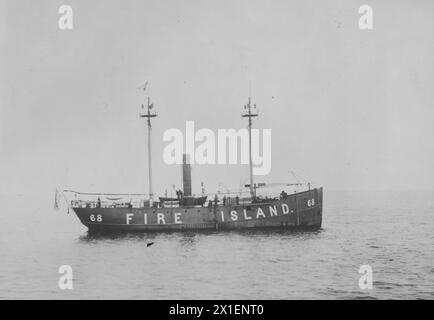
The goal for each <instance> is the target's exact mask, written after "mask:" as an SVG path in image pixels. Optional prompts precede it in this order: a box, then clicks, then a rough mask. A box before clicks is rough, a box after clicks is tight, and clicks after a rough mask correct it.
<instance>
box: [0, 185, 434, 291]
mask: <svg viewBox="0 0 434 320" xmlns="http://www.w3.org/2000/svg"><path fill="white" fill-rule="evenodd" d="M3 198H4V199H2V203H3V205H2V212H1V214H0V298H1V299H5V298H8V299H21V298H24V299H34V298H36V299H115V298H119V299H297V298H302V299H404V298H409V299H434V249H433V248H434V193H433V192H425V191H424V192H414V191H413V192H401V191H400V192H337V191H333V192H328V191H327V189H325V193H324V217H323V228H322V230H320V231H316V232H288V231H280V232H275V231H274V232H264V231H261V232H260V231H258V232H208V233H204V232H202V233H171V234H141V235H138V234H129V235H124V236H106V237H103V236H98V237H94V236H89V235H88V234H87V232H86V229H85V228H84V227H83V226H81V225H80V223H79V221H78V219H77V218H76V217H75V215H74V213H73V212H71V213H70V214H69V215H68V214H66V213H65V212H55V211H54V210H53V209H52V203H51V201H52V198H53V197H52V195H47V199H46V200H47V201H41V203H39V202H38V201H37V200H33V201H32V202H29V201H27V199H26V198H25V197H19V196H17V197H13V198H11V197H7V198H6V197H3ZM48 200H49V201H48ZM149 242H154V244H153V245H152V246H150V247H147V246H146V244H147V243H149ZM61 265H70V266H71V267H72V270H73V278H74V280H73V281H74V282H73V289H72V290H60V289H59V287H58V279H59V277H60V275H59V274H58V269H59V267H60V266H61ZM361 265H369V266H371V267H372V270H373V289H372V290H361V289H360V288H359V278H360V276H361V274H359V272H358V271H359V268H360V266H361Z"/></svg>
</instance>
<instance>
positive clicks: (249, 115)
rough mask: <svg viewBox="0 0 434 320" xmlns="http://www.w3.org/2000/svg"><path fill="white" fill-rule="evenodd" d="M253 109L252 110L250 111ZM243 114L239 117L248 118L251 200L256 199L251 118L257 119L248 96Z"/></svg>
mask: <svg viewBox="0 0 434 320" xmlns="http://www.w3.org/2000/svg"><path fill="white" fill-rule="evenodd" d="M252 109H253V110H252ZM244 110H245V113H243V114H242V115H241V116H242V117H243V118H249V167H250V195H251V197H252V200H254V199H255V198H256V195H255V193H256V192H255V186H254V184H253V164H252V118H254V117H257V116H258V113H257V110H256V104H254V105H253V107H252V103H251V99H250V96H249V102H248V103H247V105H245V106H244Z"/></svg>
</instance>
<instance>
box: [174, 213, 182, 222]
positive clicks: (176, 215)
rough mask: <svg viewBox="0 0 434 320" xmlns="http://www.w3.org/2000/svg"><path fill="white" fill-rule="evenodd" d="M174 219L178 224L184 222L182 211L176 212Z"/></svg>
mask: <svg viewBox="0 0 434 320" xmlns="http://www.w3.org/2000/svg"><path fill="white" fill-rule="evenodd" d="M173 219H174V220H175V223H176V224H180V223H182V222H181V213H180V212H176V213H175V214H174V215H173Z"/></svg>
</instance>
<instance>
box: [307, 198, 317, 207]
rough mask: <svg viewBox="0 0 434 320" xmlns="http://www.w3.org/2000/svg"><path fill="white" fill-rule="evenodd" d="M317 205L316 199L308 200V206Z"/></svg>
mask: <svg viewBox="0 0 434 320" xmlns="http://www.w3.org/2000/svg"><path fill="white" fill-rule="evenodd" d="M314 205H315V199H309V200H307V206H308V207H313V206H314Z"/></svg>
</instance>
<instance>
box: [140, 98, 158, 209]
mask: <svg viewBox="0 0 434 320" xmlns="http://www.w3.org/2000/svg"><path fill="white" fill-rule="evenodd" d="M152 108H154V104H153V103H151V99H150V97H149V96H148V105H147V106H146V110H145V107H144V106H143V104H142V113H141V114H140V117H142V118H147V121H146V122H147V123H148V169H149V206H152V202H153V200H154V193H153V192H152V156H151V131H152V126H151V118H155V117H156V116H157V113H155V112H151V109H152Z"/></svg>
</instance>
